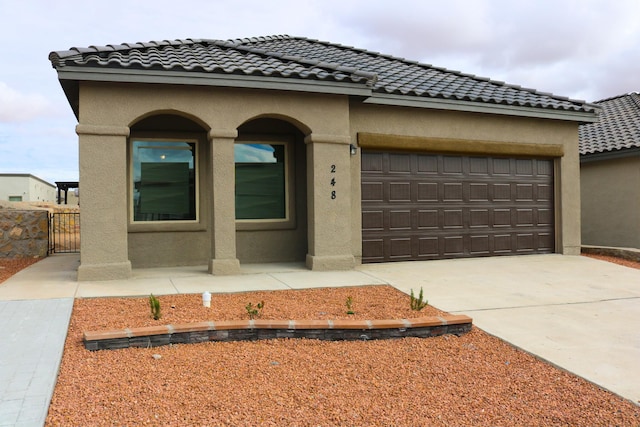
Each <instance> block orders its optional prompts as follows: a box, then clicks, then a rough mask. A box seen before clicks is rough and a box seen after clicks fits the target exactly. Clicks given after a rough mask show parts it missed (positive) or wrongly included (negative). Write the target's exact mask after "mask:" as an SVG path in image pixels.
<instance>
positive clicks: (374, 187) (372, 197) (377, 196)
mask: <svg viewBox="0 0 640 427" xmlns="http://www.w3.org/2000/svg"><path fill="white" fill-rule="evenodd" d="M362 200H363V201H365V200H366V201H367V202H382V201H384V184H383V183H382V182H381V181H373V182H363V183H362Z"/></svg>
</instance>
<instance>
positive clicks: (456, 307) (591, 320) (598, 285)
mask: <svg viewBox="0 0 640 427" xmlns="http://www.w3.org/2000/svg"><path fill="white" fill-rule="evenodd" d="M358 269H359V270H360V271H362V272H364V273H366V274H369V275H371V276H372V277H375V278H376V279H378V280H384V281H386V282H388V283H389V284H391V285H393V286H395V287H397V288H398V289H400V290H402V291H404V292H410V290H411V289H413V290H414V292H418V291H419V289H420V287H423V289H424V293H425V297H426V298H428V299H429V303H430V304H432V305H434V306H436V307H438V308H440V309H442V310H445V311H448V312H451V313H464V314H467V315H469V316H471V317H472V318H473V323H474V324H475V325H476V326H478V327H479V328H481V329H483V330H484V331H486V332H488V333H490V334H492V335H495V336H497V337H499V338H502V339H503V340H505V341H508V342H510V343H512V344H513V345H515V346H517V347H519V348H522V349H523V350H526V351H527V352H530V353H533V354H535V355H537V356H538V357H540V358H542V359H544V360H546V361H549V362H551V363H553V364H554V365H556V366H558V367H560V368H563V369H565V370H567V371H570V372H573V373H575V374H577V375H579V376H581V377H583V378H586V379H587V380H589V381H592V382H594V383H596V384H598V385H600V386H601V387H603V388H606V389H608V390H610V391H613V392H614V393H617V394H619V395H621V396H623V397H625V398H627V399H629V400H631V401H632V402H634V403H635V404H639V403H640V270H637V269H632V268H628V267H623V266H619V265H616V264H612V263H608V262H605V261H599V260H594V259H591V258H586V257H581V256H563V255H532V256H520V257H494V258H474V259H461V260H445V261H428V262H421V263H414V262H402V263H393V264H369V265H364V266H361V267H359V268H358Z"/></svg>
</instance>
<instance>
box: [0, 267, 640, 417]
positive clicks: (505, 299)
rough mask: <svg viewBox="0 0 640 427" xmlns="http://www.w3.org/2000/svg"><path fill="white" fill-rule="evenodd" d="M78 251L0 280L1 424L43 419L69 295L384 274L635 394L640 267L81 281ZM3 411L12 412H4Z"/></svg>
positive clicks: (293, 285)
mask: <svg viewBox="0 0 640 427" xmlns="http://www.w3.org/2000/svg"><path fill="white" fill-rule="evenodd" d="M78 265H79V257H78V256H77V255H56V256H52V257H49V258H46V259H44V260H42V261H40V262H38V263H36V264H34V265H33V266H31V267H29V268H27V269H26V270H23V271H21V272H20V273H18V274H16V275H15V276H13V277H12V278H10V279H9V280H7V281H6V282H4V283H3V284H0V322H2V323H1V324H2V325H3V326H4V328H5V331H8V332H5V333H6V334H8V336H9V337H10V339H9V340H3V341H2V343H1V344H0V426H8V425H11V426H13V425H20V426H41V425H42V424H43V423H44V420H45V418H46V413H47V407H48V404H49V401H50V398H51V395H52V393H53V388H54V385H55V378H56V377H57V372H58V368H59V363H60V358H61V356H62V349H63V346H64V339H65V336H66V329H67V326H68V322H69V317H70V313H71V307H72V304H73V299H74V298H88V297H103V296H136V295H138V296H148V295H149V294H150V293H153V294H154V295H163V294H174V293H202V292H204V291H209V292H239V291H252V290H277V289H300V288H312V287H328V286H333V287H335V286H358V285H369V284H390V285H393V286H395V287H396V288H398V289H400V290H402V291H404V292H407V293H408V292H410V290H411V289H413V290H414V291H416V292H418V291H419V289H420V287H422V288H423V289H424V292H425V296H426V297H427V298H428V299H429V303H430V304H432V305H434V306H436V307H438V308H440V309H442V310H446V311H449V312H451V313H456V314H467V315H469V316H471V317H473V319H474V324H475V325H476V326H478V327H479V328H481V329H483V330H485V331H486V332H488V333H490V334H492V335H495V336H498V337H500V338H502V339H504V340H506V341H508V342H510V343H512V344H513V345H515V346H518V347H520V348H522V349H524V350H526V351H528V352H530V353H533V354H535V355H537V356H538V357H540V358H542V359H545V360H547V361H549V362H551V363H553V364H555V365H557V366H559V367H561V368H563V369H566V370H568V371H570V372H573V373H575V374H577V375H579V376H582V377H584V378H586V379H587V380H589V381H592V382H594V383H596V384H598V385H600V386H601V387H603V388H606V389H608V390H611V391H613V392H614V393H617V394H619V395H620V396H623V397H625V398H627V399H629V400H631V401H632V402H634V403H636V404H638V403H639V402H640V380H639V379H640V363H638V361H639V360H640V329H639V328H638V326H640V270H636V269H631V268H627V267H622V266H618V265H615V264H611V263H607V262H604V261H598V260H594V259H589V258H585V257H579V256H563V255H530V256H521V257H495V258H475V259H462V260H445V261H426V262H404V263H390V264H368V265H362V266H359V267H357V268H356V269H355V270H352V271H344V272H311V271H308V270H306V269H305V268H304V266H303V265H301V264H268V265H265V264H259V265H244V266H243V267H242V269H243V274H242V275H239V276H211V275H209V274H207V273H206V267H181V268H161V269H138V270H134V274H133V277H132V278H131V279H129V280H116V281H106V282H77V281H76V279H75V271H76V269H77V267H78ZM5 420H8V421H5Z"/></svg>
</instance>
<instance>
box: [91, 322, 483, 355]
mask: <svg viewBox="0 0 640 427" xmlns="http://www.w3.org/2000/svg"><path fill="white" fill-rule="evenodd" d="M471 325H472V319H471V318H470V317H468V316H465V315H445V316H428V317H421V318H417V319H390V320H338V319H337V320H261V319H256V320H223V321H215V322H214V321H209V322H196V323H186V324H179V325H164V326H148V327H143V328H131V329H129V328H127V329H119V330H110V331H90V332H84V334H83V342H84V347H85V348H86V349H87V350H92V351H95V350H115V349H121V348H129V347H158V346H163V345H169V344H194V343H201V342H207V341H223V342H227V341H255V340H259V339H275V338H308V339H318V340H330V341H338V340H340V341H342V340H347V341H348V340H364V341H366V340H374V339H393V338H404V337H419V338H428V337H435V336H439V335H445V334H453V335H458V336H460V335H462V334H465V333H467V332H469V331H470V330H471Z"/></svg>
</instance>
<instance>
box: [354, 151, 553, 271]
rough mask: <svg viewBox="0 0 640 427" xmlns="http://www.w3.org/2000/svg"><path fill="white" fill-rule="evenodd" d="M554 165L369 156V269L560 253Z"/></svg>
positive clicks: (365, 217)
mask: <svg viewBox="0 0 640 427" xmlns="http://www.w3.org/2000/svg"><path fill="white" fill-rule="evenodd" d="M553 217H554V215H553V160H549V159H530V158H526V159H520V158H499V157H478V156H454V155H441V154H428V153H425V154H422V153H381V152H367V151H363V152H362V262H386V261H408V260H428V259H442V258H462V257H478V256H493V255H516V254H533V253H550V252H553V251H554V230H553Z"/></svg>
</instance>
